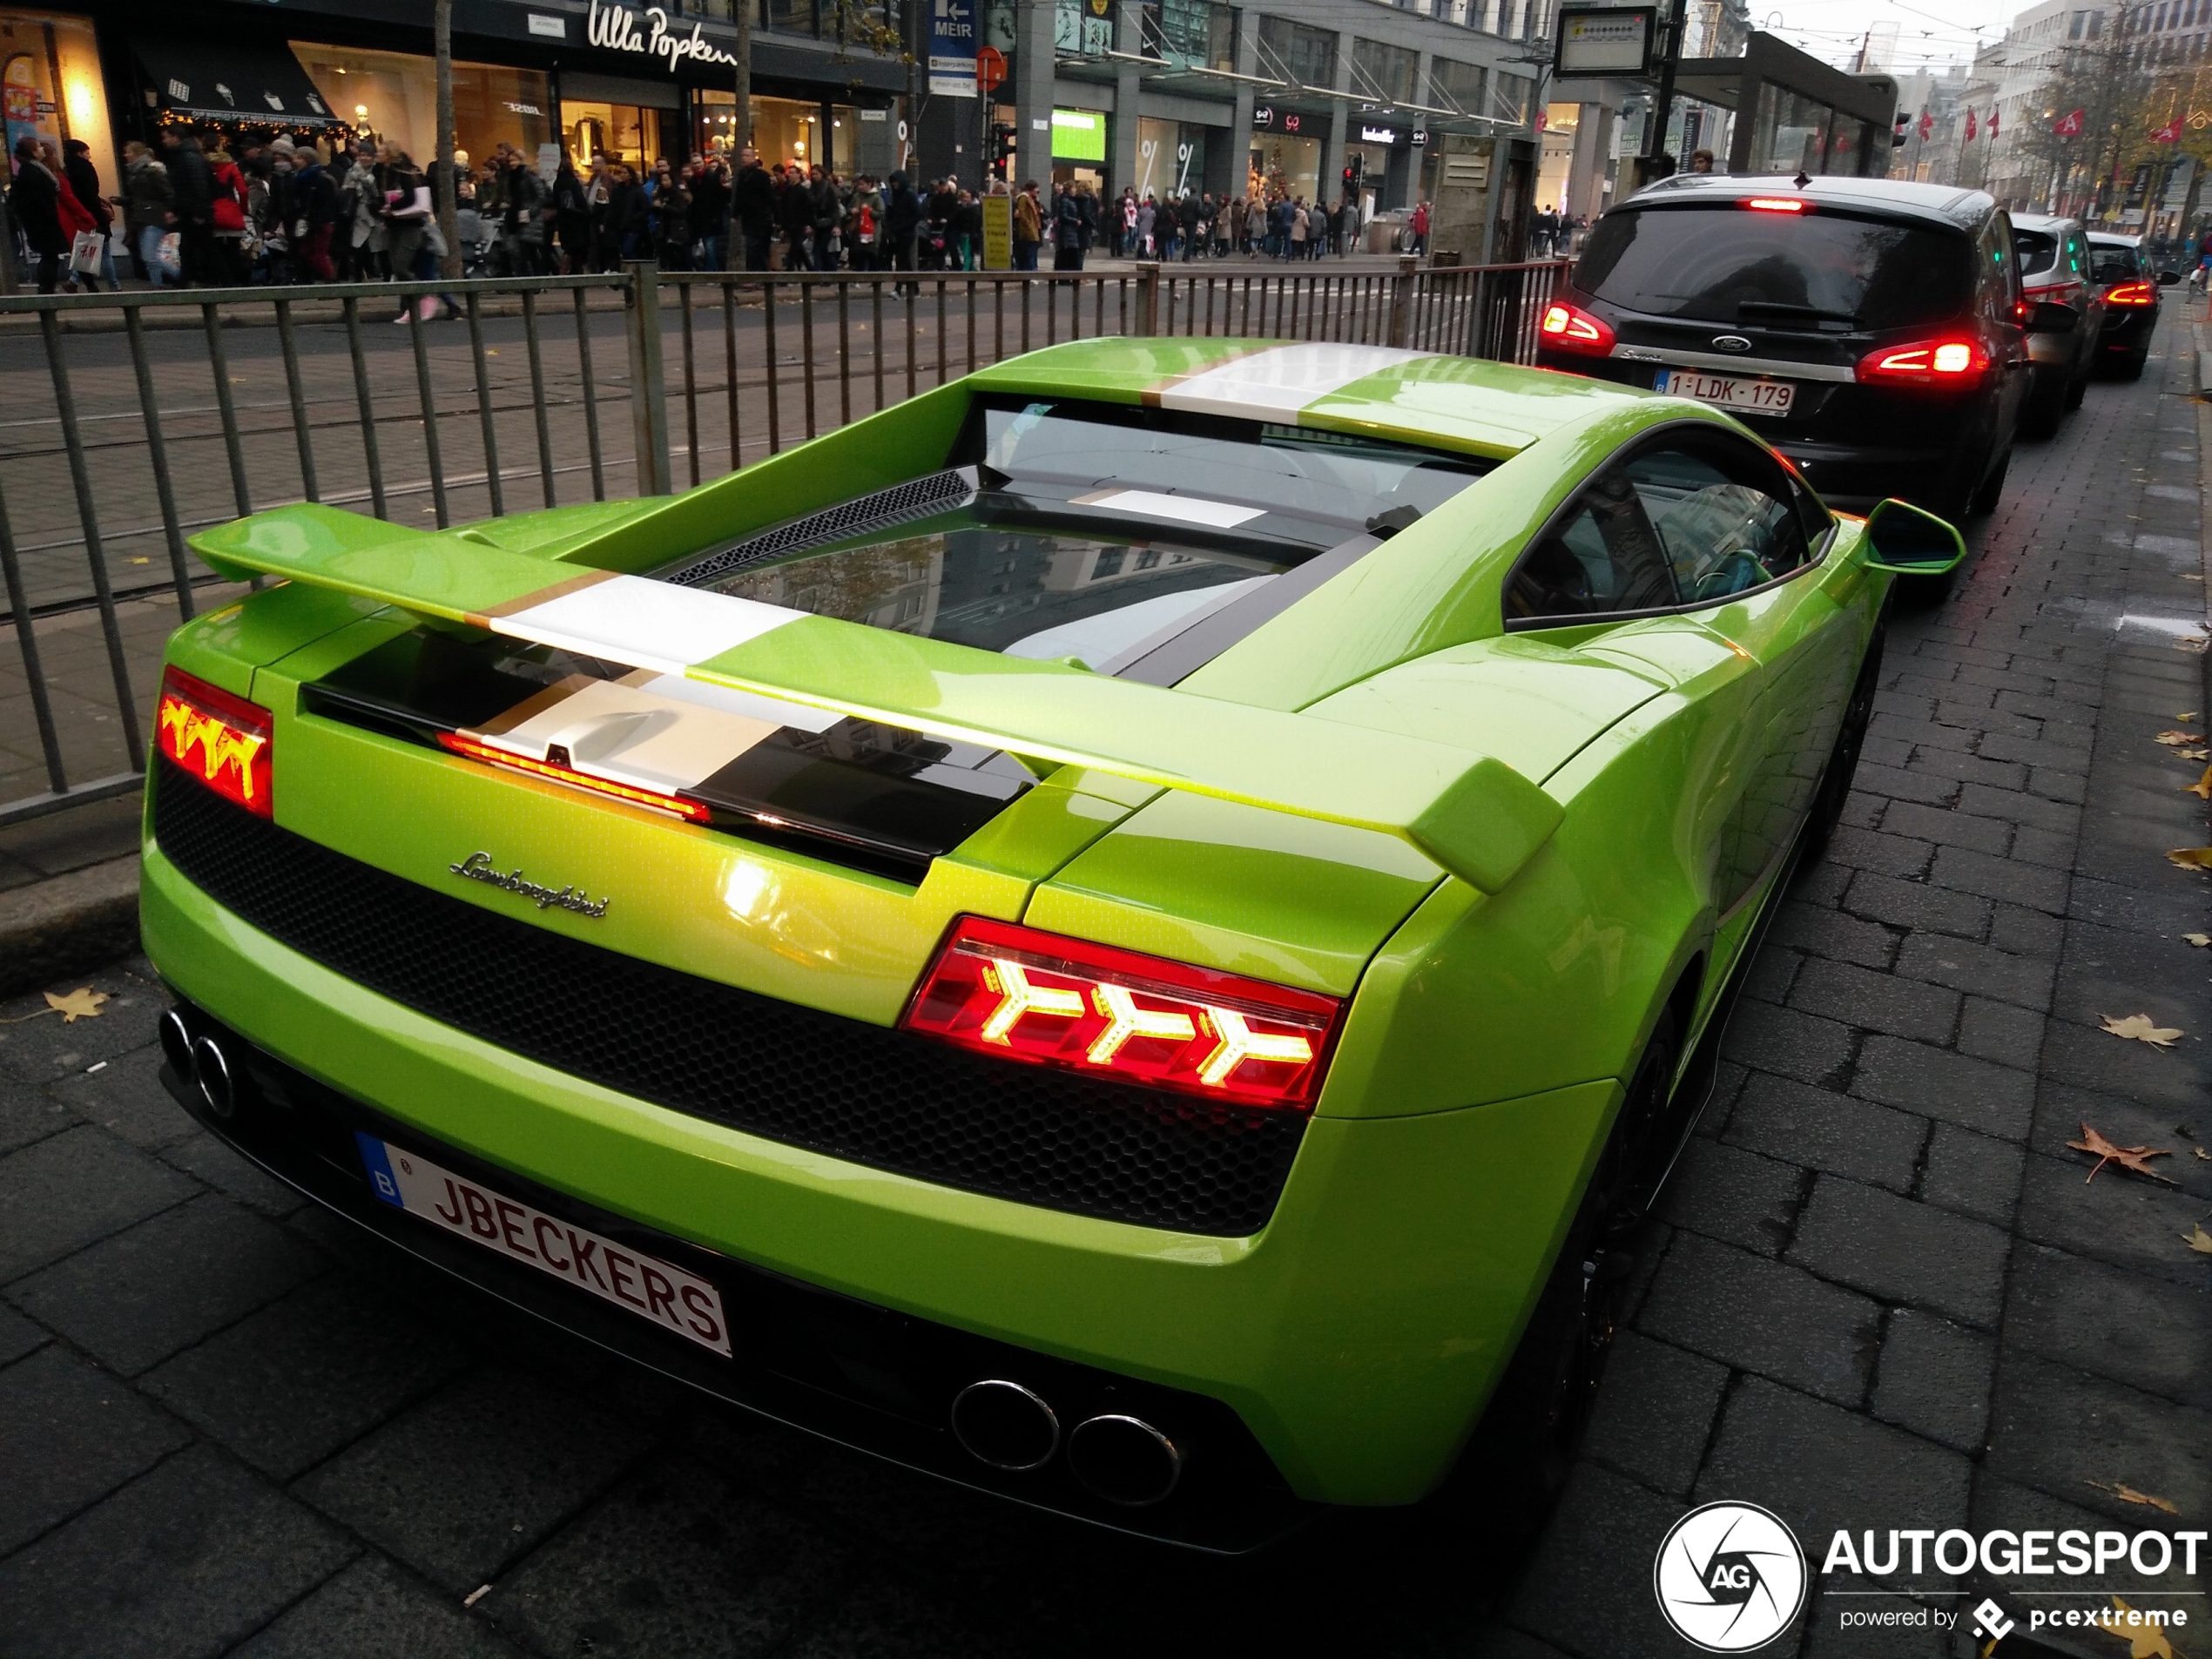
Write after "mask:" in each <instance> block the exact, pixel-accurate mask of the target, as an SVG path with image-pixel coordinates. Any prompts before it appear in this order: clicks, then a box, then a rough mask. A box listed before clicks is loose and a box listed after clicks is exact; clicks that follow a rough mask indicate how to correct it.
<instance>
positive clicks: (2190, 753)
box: [2174, 749, 2212, 760]
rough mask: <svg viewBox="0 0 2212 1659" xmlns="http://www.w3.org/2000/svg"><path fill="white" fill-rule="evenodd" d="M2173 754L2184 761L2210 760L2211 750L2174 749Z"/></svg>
mask: <svg viewBox="0 0 2212 1659" xmlns="http://www.w3.org/2000/svg"><path fill="white" fill-rule="evenodd" d="M2174 752H2175V754H2177V755H2179V756H2180V757H2181V758H2182V759H2184V760H2212V749H2176V750H2175V751H2174Z"/></svg>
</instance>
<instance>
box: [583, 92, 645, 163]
mask: <svg viewBox="0 0 2212 1659" xmlns="http://www.w3.org/2000/svg"><path fill="white" fill-rule="evenodd" d="M660 123H661V112H660V111H658V110H655V109H647V108H644V107H642V106H640V105H636V104H599V103H595V102H593V101H591V100H590V99H583V100H577V99H575V98H563V99H562V100H561V141H562V143H563V145H566V146H567V149H568V152H569V155H570V158H572V159H573V160H574V161H575V162H576V165H577V167H578V168H579V169H581V168H583V167H584V166H586V165H589V164H590V160H591V158H592V157H594V156H604V157H606V158H607V159H608V160H610V161H620V162H624V163H626V164H627V165H630V166H632V167H637V168H641V169H642V168H644V167H648V166H651V165H652V164H653V163H654V162H656V161H658V160H659V159H660V158H661V156H662V154H663V152H662V150H661V143H660Z"/></svg>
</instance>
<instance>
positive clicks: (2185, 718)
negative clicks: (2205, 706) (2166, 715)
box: [2174, 709, 2196, 724]
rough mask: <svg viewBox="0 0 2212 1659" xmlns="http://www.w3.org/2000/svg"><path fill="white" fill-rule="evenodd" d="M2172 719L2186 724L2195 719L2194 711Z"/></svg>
mask: <svg viewBox="0 0 2212 1659" xmlns="http://www.w3.org/2000/svg"><path fill="white" fill-rule="evenodd" d="M2174 718H2175V719H2177V720H2180V721H2182V722H2183V723H2185V724H2186V723H2187V722H2188V721H2190V720H2194V719H2195V718H2196V711H2195V709H2191V710H2190V711H2188V713H2187V714H2177V715H2175V717H2174Z"/></svg>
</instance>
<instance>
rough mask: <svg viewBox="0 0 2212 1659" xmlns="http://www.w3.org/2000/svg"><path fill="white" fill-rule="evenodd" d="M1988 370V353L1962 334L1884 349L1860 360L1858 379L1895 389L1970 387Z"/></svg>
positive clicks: (1985, 348)
mask: <svg viewBox="0 0 2212 1659" xmlns="http://www.w3.org/2000/svg"><path fill="white" fill-rule="evenodd" d="M1988 369H1989V351H1988V348H1987V347H1985V346H1983V344H1982V343H1981V341H1979V340H1976V339H1974V338H1973V336H1971V335H1966V334H1961V335H1959V336H1957V337H1955V338H1952V339H1948V340H1916V341H1912V343H1911V344H1909V345H1905V346H1885V347H1882V349H1881V350H1879V351H1873V352H1869V353H1867V354H1866V355H1865V356H1864V357H1862V358H1860V359H1859V360H1858V378H1859V379H1860V380H1862V381H1874V382H1876V383H1883V382H1886V383H1888V384H1890V385H1893V386H1971V385H1972V384H1973V382H1974V381H1978V380H1979V379H1980V378H1981V377H1982V375H1983V374H1986V373H1987V372H1988Z"/></svg>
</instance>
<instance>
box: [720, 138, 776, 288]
mask: <svg viewBox="0 0 2212 1659" xmlns="http://www.w3.org/2000/svg"><path fill="white" fill-rule="evenodd" d="M730 212H731V217H732V219H735V220H736V221H737V226H738V235H739V236H741V237H743V238H744V239H745V269H746V270H748V271H765V270H766V269H767V268H768V238H769V236H770V235H771V234H772V233H773V232H774V230H775V228H776V187H775V185H772V184H771V183H770V182H769V180H768V170H767V169H766V168H765V167H764V166H762V165H760V152H759V151H758V150H755V149H754V148H753V147H752V145H746V146H745V152H744V154H743V155H742V156H740V157H739V158H738V181H737V183H736V184H734V185H732V186H731V187H730Z"/></svg>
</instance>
